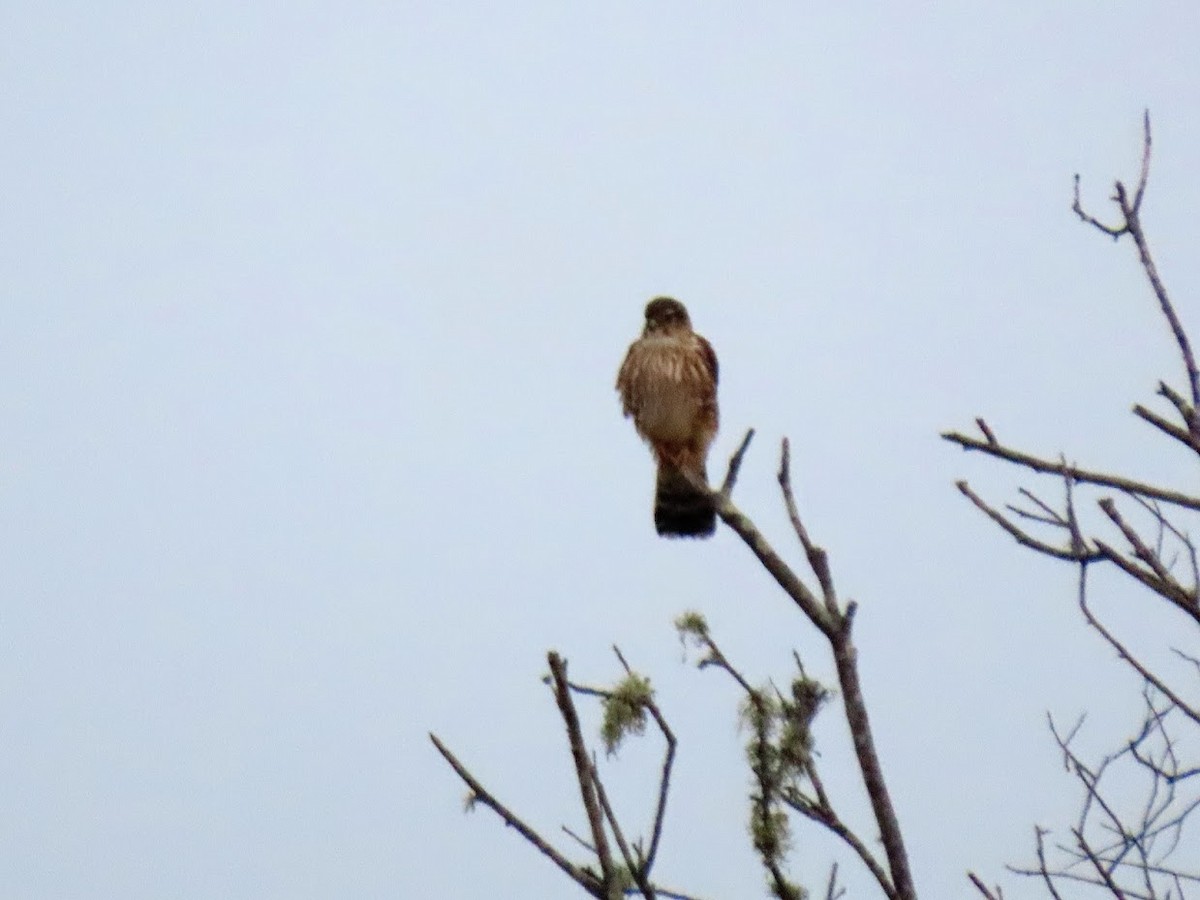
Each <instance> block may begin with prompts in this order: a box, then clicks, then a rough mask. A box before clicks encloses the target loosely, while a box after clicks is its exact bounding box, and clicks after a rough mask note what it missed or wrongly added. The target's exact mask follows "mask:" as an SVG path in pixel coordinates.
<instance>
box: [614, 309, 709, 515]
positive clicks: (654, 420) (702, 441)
mask: <svg viewBox="0 0 1200 900" xmlns="http://www.w3.org/2000/svg"><path fill="white" fill-rule="evenodd" d="M617 390H618V391H619V392H620V394H621V405H622V407H623V408H624V411H625V415H626V417H629V416H632V417H633V424H634V426H635V427H636V428H637V433H638V434H640V435H641V436H642V438H643V439H644V440H645V441H646V442H647V443H648V444H649V445H650V448H651V450H652V451H653V452H654V459H655V460H656V461H657V463H658V484H657V487H656V489H655V493H654V527H655V528H656V529H657V530H658V533H659V534H661V535H664V536H666V537H708V536H709V535H710V534H712V533H713V530H714V529H715V528H716V524H717V522H716V513H715V511H714V510H713V504H712V501H711V500H710V499H709V498H708V497H707V496H706V495H704V494H701V493H699V492H698V491H697V490H696V489H695V487H693V486H692V484H691V482H689V480H688V479H687V478H685V477H683V476H682V474H681V473H682V472H687V473H690V474H691V475H692V476H694V477H697V478H699V479H700V480H701V481H702V482H704V483H705V484H707V483H708V476H707V473H706V471H705V466H704V463H705V460H706V459H707V458H708V447H709V445H710V444H711V443H712V441H713V438H714V437H716V434H717V355H716V354H715V353H714V352H713V348H712V346H711V345H710V344H709V343H708V341H706V340H705V339H704V338H702V337H701V336H700V335H698V334H696V332H694V331H692V322H691V319H689V318H688V313H687V310H686V309H685V308H684V305H683V304H682V303H680V302H679V301H678V300H673V299H671V298H670V297H655V298H654V299H653V300H651V301H650V302H649V303H648V304H647V305H646V326H645V328H644V329H643V330H642V336H641V337H640V338H638V339H637V340H636V341H634V342H633V343H632V344H630V346H629V352H628V353H626V354H625V361H624V362H623V363H621V371H620V372H618V373H617Z"/></svg>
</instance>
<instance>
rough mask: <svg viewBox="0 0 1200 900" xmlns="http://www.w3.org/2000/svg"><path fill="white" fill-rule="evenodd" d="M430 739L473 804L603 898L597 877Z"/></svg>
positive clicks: (441, 745)
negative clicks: (490, 814)
mask: <svg viewBox="0 0 1200 900" xmlns="http://www.w3.org/2000/svg"><path fill="white" fill-rule="evenodd" d="M429 739H430V740H431V741H433V746H435V747H437V750H438V753H440V754H442V757H443V758H444V759H445V760H446V762H448V763H449V764H450V768H452V769H454V771H455V772H457V773H458V777H459V778H461V779H462V780H463V781H464V782H465V783H466V785H467V787H468V788H470V789H471V801H472V802H477V803H482V804H483V805H484V806H486V807H488V808H489V809H490V810H492V811H493V812H495V813H496V815H498V816H499V817H500V818H501V819H503V820H504V824H505V825H507V826H509V827H510V828H513V829H515V830H516V831H517V833H518V834H520V835H521V837H523V838H525V840H527V841H529V843H531V844H532V845H533V846H534V847H536V848H537V850H538V852H540V853H541V854H542V855H543V856H545V857H546V858H547V859H549V860H550V861H551V862H553V863H554V864H555V865H556V866H558V867H559V868H560V869H562V871H563V872H564V873H566V875H567V876H568V877H569V878H570V879H571V880H572V881H574V882H575V883H576V884H578V885H579V886H580V887H582V888H583V889H584V890H585V891H587V892H588V893H589V894H592V895H593V896H596V897H599V896H601V894H599V893H598V891H600V890H601V885H600V884H599V882H598V881H597V880H596V878H595V876H593V875H591V874H590V873H588V872H586V871H584V870H583V869H582V868H580V867H579V866H577V865H575V864H574V863H572V862H571V861H570V860H569V859H567V858H566V857H565V856H563V855H562V854H561V853H560V852H559V851H558V850H557V849H555V848H554V847H553V846H552V845H551V844H550V843H549V842H548V841H546V840H545V838H543V837H542V836H541V835H539V834H538V833H537V832H536V831H534V830H533V829H532V828H530V827H529V826H528V825H526V824H525V823H524V822H523V821H522V820H521V819H520V818H519V817H518V816H517V815H516V813H514V812H513V811H512V810H510V809H509V808H508V807H507V806H505V805H504V804H503V803H501V802H500V801H499V800H497V799H496V797H495V796H494V795H493V794H492V793H491V792H490V791H489V790H488V789H487V788H485V787H484V786H483V785H482V784H480V783H479V781H478V779H476V778H475V776H474V775H472V774H471V773H470V771H468V769H467V767H466V766H464V765H463V764H462V763H461V762H459V761H458V758H457V757H456V756H455V755H454V754H453V753H451V752H450V750H449V748H448V747H446V745H445V744H443V743H442V742H441V741H440V740H439V739H438V736H437V735H436V734H432V733H431V734H430V735H429Z"/></svg>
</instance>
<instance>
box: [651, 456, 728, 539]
mask: <svg viewBox="0 0 1200 900" xmlns="http://www.w3.org/2000/svg"><path fill="white" fill-rule="evenodd" d="M700 475H701V477H702V478H704V480H705V481H706V482H707V480H708V479H707V477H705V474H704V472H703V470H701V473H700ZM654 527H655V529H657V531H658V533H659V534H660V535H662V536H663V537H694V538H705V537H708V536H709V535H711V534H712V533H713V532H714V531H715V530H716V528H717V512H716V509H715V508H714V507H713V502H712V500H711V499H710V498H709V497H708V495H706V494H702V493H700V492H699V491H697V490H696V489H695V488H694V487H692V484H691V482H690V481H688V479H687V478H685V477H684V476H683V474H682V473H681V472H680V471H679V469H677V468H675V467H674V466H672V465H668V464H665V463H664V464H663V465H660V466H659V467H658V485H657V487H656V489H655V492H654Z"/></svg>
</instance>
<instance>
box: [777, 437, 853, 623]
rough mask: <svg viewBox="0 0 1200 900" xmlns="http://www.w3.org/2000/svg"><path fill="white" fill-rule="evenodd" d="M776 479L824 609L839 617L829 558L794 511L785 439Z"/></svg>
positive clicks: (788, 448) (789, 463)
mask: <svg viewBox="0 0 1200 900" xmlns="http://www.w3.org/2000/svg"><path fill="white" fill-rule="evenodd" d="M778 477H779V488H780V490H781V491H782V492H783V502H784V505H786V506H787V511H788V518H790V519H791V520H792V528H793V529H794V530H795V532H796V537H798V538H799V539H800V545H801V546H802V547H803V548H804V553H805V555H806V556H807V557H808V564H809V565H810V566H811V567H812V570H813V574H814V575H816V576H817V583H818V584H820V585H821V593H822V595H823V596H824V598H825V609H826V611H827V612H828V613H829V615H830V616H837V615H839V610H838V603H837V591H836V590H834V587H833V574H832V573H831V572H830V571H829V557H828V556H826V554H825V550H824V549H823V548H821V547H818V546H817V545H816V544H814V543H813V542H812V540H810V539H809V536H808V531H807V530H806V529H805V528H804V523H803V522H801V521H800V513H799V511H798V510H797V509H796V497H795V494H793V492H792V456H791V446H790V445H789V443H788V439H787V438H784V439H783V443H782V449H781V451H780V454H779V476H778Z"/></svg>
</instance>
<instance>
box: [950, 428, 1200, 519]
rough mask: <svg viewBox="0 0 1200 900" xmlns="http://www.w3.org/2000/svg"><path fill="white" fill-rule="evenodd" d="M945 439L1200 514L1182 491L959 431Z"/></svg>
mask: <svg viewBox="0 0 1200 900" xmlns="http://www.w3.org/2000/svg"><path fill="white" fill-rule="evenodd" d="M942 438H943V439H945V440H947V441H950V442H951V443H955V444H958V445H959V446H960V447H962V448H963V449H964V450H978V451H980V452H982V453H986V454H987V455H988V456H994V457H996V458H997V459H1003V460H1007V461H1008V462H1011V463H1014V464H1016V465H1020V466H1026V467H1027V468H1030V469H1033V471H1035V472H1040V473H1043V474H1053V475H1060V476H1069V477H1071V478H1072V479H1074V480H1075V481H1077V482H1080V483H1083V484H1095V485H1099V486H1100V487H1111V488H1116V489H1117V490H1121V491H1128V492H1130V493H1134V494H1141V495H1142V496H1143V497H1153V498H1155V499H1156V500H1162V501H1163V502H1164V503H1171V504H1173V505H1175V506H1182V507H1184V508H1186V509H1196V510H1200V497H1192V496H1190V495H1188V494H1184V493H1181V492H1180V491H1171V490H1167V489H1166V488H1159V487H1155V486H1154V485H1151V484H1146V483H1145V482H1142V481H1135V480H1133V479H1132V478H1124V477H1122V476H1120V475H1109V474H1106V473H1104V472H1094V471H1091V470H1090V469H1080V468H1078V467H1076V466H1074V465H1067V464H1066V463H1062V462H1053V461H1051V460H1048V459H1043V458H1042V457H1040V456H1033V455H1032V454H1029V453H1022V452H1021V451H1019V450H1014V449H1012V448H1011V447H1005V446H1002V445H999V444H991V443H989V442H988V441H986V440H980V439H978V438H973V437H970V436H968V435H965V434H959V433H958V432H957V431H947V432H944V433H943V434H942Z"/></svg>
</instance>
